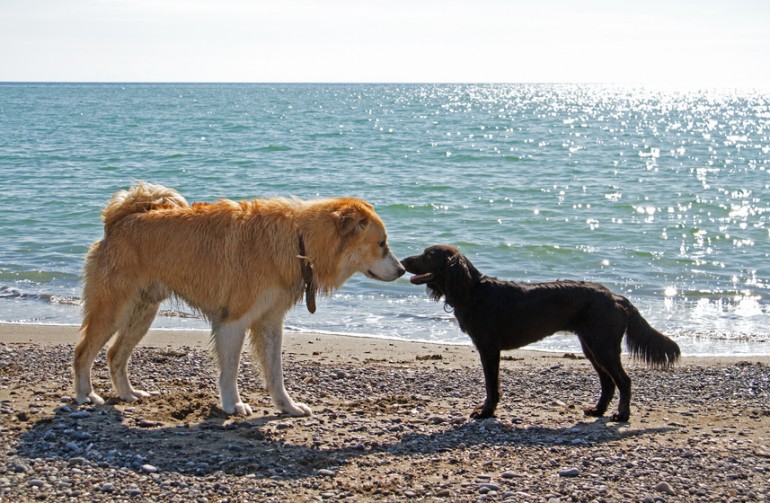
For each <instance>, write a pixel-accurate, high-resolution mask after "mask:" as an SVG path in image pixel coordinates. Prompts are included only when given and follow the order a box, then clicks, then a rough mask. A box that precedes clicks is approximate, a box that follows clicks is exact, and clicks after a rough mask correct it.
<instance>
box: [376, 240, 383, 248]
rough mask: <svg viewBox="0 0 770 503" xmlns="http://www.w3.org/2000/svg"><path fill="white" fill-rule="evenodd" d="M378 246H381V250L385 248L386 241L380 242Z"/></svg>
mask: <svg viewBox="0 0 770 503" xmlns="http://www.w3.org/2000/svg"><path fill="white" fill-rule="evenodd" d="M377 244H378V245H379V247H380V248H385V241H380V242H379V243H377Z"/></svg>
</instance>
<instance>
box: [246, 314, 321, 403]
mask: <svg viewBox="0 0 770 503" xmlns="http://www.w3.org/2000/svg"><path fill="white" fill-rule="evenodd" d="M282 340H283V317H282V316H281V317H278V316H276V317H275V318H274V319H271V320H265V321H263V322H262V323H261V324H257V325H252V327H251V347H252V349H253V350H254V351H255V352H256V353H257V357H258V358H259V361H260V364H261V366H262V375H263V376H264V378H265V386H266V387H267V391H268V393H270V398H272V399H273V403H274V404H275V406H276V407H278V410H280V411H281V412H282V413H284V414H289V415H291V416H310V415H312V412H311V410H310V407H308V406H307V405H305V404H304V403H300V402H295V401H294V400H292V398H291V397H290V396H289V393H288V392H287V391H286V387H285V386H284V384H283V365H282V362H281V345H282Z"/></svg>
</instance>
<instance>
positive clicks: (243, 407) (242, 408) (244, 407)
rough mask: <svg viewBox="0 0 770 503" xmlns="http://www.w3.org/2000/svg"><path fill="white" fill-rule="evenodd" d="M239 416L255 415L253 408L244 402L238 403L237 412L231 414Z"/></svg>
mask: <svg viewBox="0 0 770 503" xmlns="http://www.w3.org/2000/svg"><path fill="white" fill-rule="evenodd" d="M233 413H234V414H237V415H239V416H250V415H252V414H253V413H254V411H253V410H251V406H250V405H249V404H247V403H244V402H237V403H236V404H235V410H234V411H233V412H231V413H230V414H233Z"/></svg>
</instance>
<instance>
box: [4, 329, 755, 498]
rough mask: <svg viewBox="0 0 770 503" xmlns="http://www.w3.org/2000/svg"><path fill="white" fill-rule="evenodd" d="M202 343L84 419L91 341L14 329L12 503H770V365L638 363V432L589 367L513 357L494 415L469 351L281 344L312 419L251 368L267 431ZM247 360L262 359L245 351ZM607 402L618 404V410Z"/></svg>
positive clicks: (167, 354)
mask: <svg viewBox="0 0 770 503" xmlns="http://www.w3.org/2000/svg"><path fill="white" fill-rule="evenodd" d="M207 339H208V334H207V333H205V332H202V331H195V332H193V331H190V332H184V331H159V330H154V331H152V332H151V333H150V334H149V335H148V337H147V338H146V339H145V341H144V342H143V343H142V345H140V346H139V347H138V348H137V350H136V352H135V353H134V357H133V359H132V363H131V368H130V374H131V377H132V381H133V383H134V385H135V386H136V387H139V388H141V389H144V390H146V391H149V392H150V393H151V396H150V397H149V398H146V399H143V400H141V401H137V402H134V403H125V402H120V401H117V400H116V399H115V395H114V392H113V391H112V389H111V387H110V382H109V374H108V371H107V368H106V364H105V361H104V354H103V353H102V355H101V357H100V358H99V359H98V360H97V362H96V364H95V366H94V385H95V387H96V388H97V391H98V392H100V393H101V394H102V396H103V397H105V398H107V399H108V401H107V404H105V405H104V406H101V407H94V406H90V405H83V406H78V405H76V404H75V403H74V402H72V399H71V396H72V390H71V386H72V385H71V370H70V368H71V359H72V353H73V346H74V343H75V342H76V340H77V329H76V328H75V327H69V326H42V325H38V326H36V325H9V324H6V325H0V444H1V447H0V452H1V453H2V454H1V455H0V456H2V459H0V501H33V500H48V501H161V500H162V501H207V502H208V501H407V500H415V501H549V502H557V501H559V502H565V501H644V502H653V501H769V500H770V366H769V365H770V357H767V356H753V357H752V356H745V357H740V358H731V357H715V358H708V357H698V358H695V357H687V356H685V357H684V358H683V360H682V361H681V362H680V363H679V364H678V365H677V366H676V367H675V368H674V369H672V370H668V371H657V370H656V371H653V370H648V369H647V368H646V367H645V366H644V365H643V364H641V363H637V362H634V361H631V360H627V359H625V360H624V365H625V367H626V369H627V371H628V373H629V375H630V376H631V378H632V380H633V390H634V394H633V398H632V408H631V413H632V415H631V420H630V421H629V422H628V423H613V422H610V421H608V420H607V419H606V418H600V419H595V418H590V417H586V416H584V415H583V412H582V409H583V407H584V406H586V405H589V404H592V403H593V402H594V401H595V399H596V398H597V396H598V390H599V384H598V379H597V377H596V375H595V373H594V371H593V369H592V368H591V366H590V364H589V363H588V362H587V361H586V360H585V359H584V358H583V356H582V355H580V354H572V353H547V352H537V351H527V350H518V351H510V352H507V353H505V354H504V360H503V361H502V365H501V367H502V370H501V384H502V391H503V398H502V400H501V402H500V405H499V407H498V409H497V415H496V417H495V418H492V419H487V420H483V421H473V420H471V419H469V414H470V412H471V410H472V409H473V407H474V406H475V405H476V404H477V403H478V402H480V401H481V400H482V399H483V377H482V373H481V366H480V364H479V362H478V356H477V354H476V352H475V350H474V349H473V348H472V347H470V346H462V345H439V344H426V343H419V342H403V341H395V340H385V339H369V338H358V337H345V336H332V335H325V334H324V335H320V334H312V333H290V334H286V336H285V340H284V374H285V378H286V386H287V389H288V390H289V392H290V394H291V395H292V396H293V397H294V398H295V400H298V401H302V402H305V403H307V404H308V405H310V406H311V408H312V409H313V415H312V416H309V417H299V418H297V417H287V416H280V415H277V414H276V410H275V409H274V408H273V407H272V405H271V403H270V400H269V397H268V395H267V393H266V391H265V389H264V385H263V383H262V378H261V376H260V375H259V372H258V368H257V366H255V365H254V363H253V361H254V360H253V359H252V358H251V356H250V355H248V354H246V355H244V359H243V362H242V368H241V372H240V380H239V385H240V388H241V394H242V396H243V397H244V399H245V400H247V401H249V403H250V405H251V406H252V408H253V409H254V412H255V413H254V414H253V415H252V416H249V417H228V416H226V415H224V414H223V413H222V412H221V411H220V410H219V408H218V401H217V391H216V373H215V368H214V365H213V363H212V360H211V358H210V355H209V352H208V349H207V342H208V341H207ZM246 350H248V348H246ZM615 405H616V402H613V404H612V405H611V407H614V406H615Z"/></svg>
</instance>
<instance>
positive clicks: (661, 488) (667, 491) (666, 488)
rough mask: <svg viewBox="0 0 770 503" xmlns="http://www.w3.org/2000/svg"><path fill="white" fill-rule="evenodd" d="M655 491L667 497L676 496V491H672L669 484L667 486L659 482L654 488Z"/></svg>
mask: <svg viewBox="0 0 770 503" xmlns="http://www.w3.org/2000/svg"><path fill="white" fill-rule="evenodd" d="M655 490H656V491H658V492H659V493H664V494H668V495H669V496H674V495H676V491H674V488H673V487H671V484H669V483H668V482H659V483H658V484H657V485H656V486H655Z"/></svg>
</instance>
